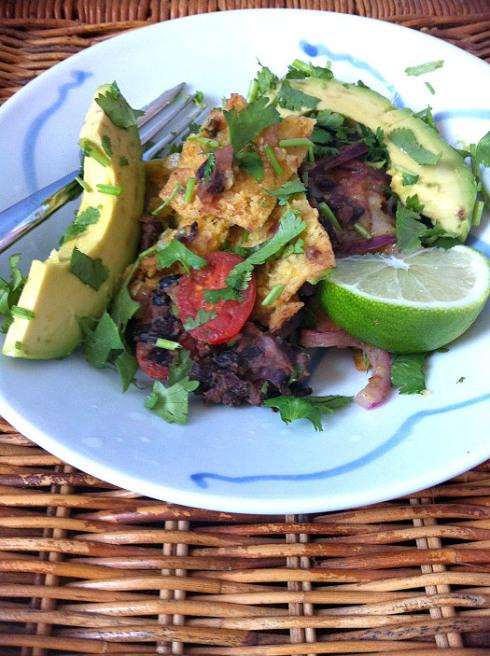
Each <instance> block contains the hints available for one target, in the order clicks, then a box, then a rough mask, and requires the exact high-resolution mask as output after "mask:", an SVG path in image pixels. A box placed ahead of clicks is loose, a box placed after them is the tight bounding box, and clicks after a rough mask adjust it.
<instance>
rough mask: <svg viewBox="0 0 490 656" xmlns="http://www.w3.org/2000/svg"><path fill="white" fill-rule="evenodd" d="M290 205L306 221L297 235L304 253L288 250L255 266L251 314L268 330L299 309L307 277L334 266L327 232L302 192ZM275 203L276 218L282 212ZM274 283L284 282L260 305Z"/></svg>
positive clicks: (312, 276) (275, 327)
mask: <svg viewBox="0 0 490 656" xmlns="http://www.w3.org/2000/svg"><path fill="white" fill-rule="evenodd" d="M291 207H292V208H293V209H295V210H298V211H299V212H300V214H301V218H302V220H303V221H304V222H305V223H306V228H305V230H304V231H303V232H302V233H301V235H300V239H303V241H304V253H301V254H291V255H289V256H288V257H280V258H278V259H277V260H271V261H269V262H266V263H265V264H264V265H263V266H261V267H257V269H256V270H255V276H256V280H257V302H256V304H255V310H254V317H255V318H256V319H258V320H259V321H260V322H261V323H262V324H264V325H266V326H268V328H269V330H271V332H275V331H277V330H278V329H279V328H280V327H281V326H282V325H283V323H285V321H287V320H288V319H290V318H291V317H292V316H294V315H295V314H296V312H298V310H300V309H301V308H302V307H303V305H304V303H303V302H302V301H300V300H299V298H298V296H297V292H298V291H299V289H300V288H301V286H302V285H303V284H304V283H305V282H307V281H315V280H317V279H319V278H320V277H321V276H322V275H323V274H324V273H325V272H326V271H327V270H328V269H331V268H332V267H334V266H335V256H334V253H333V250H332V244H331V243H330V238H329V236H328V234H327V233H326V232H325V230H324V229H323V227H322V225H321V224H320V222H319V221H318V212H317V210H316V209H314V208H313V207H311V206H310V205H309V203H308V201H307V200H306V198H305V197H304V196H303V197H302V198H298V199H297V200H293V201H292V202H291ZM283 211H284V210H283V208H281V207H277V209H276V210H275V211H274V214H277V215H278V216H277V217H276V220H277V221H279V218H280V216H281V214H282V212H283ZM276 285H284V289H283V291H282V293H281V294H280V296H279V297H278V298H277V299H276V300H275V301H274V302H273V303H271V304H270V305H266V306H264V305H262V304H261V303H262V301H263V300H264V298H265V297H266V296H267V294H268V293H269V292H270V291H271V290H272V289H273V288H274V287H276Z"/></svg>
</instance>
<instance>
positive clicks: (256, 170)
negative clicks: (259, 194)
mask: <svg viewBox="0 0 490 656" xmlns="http://www.w3.org/2000/svg"><path fill="white" fill-rule="evenodd" d="M235 159H236V161H237V163H238V166H239V167H240V169H241V170H242V171H245V173H248V175H251V176H252V178H255V179H256V180H257V182H262V180H263V179H264V163H263V162H262V158H261V157H260V155H259V154H258V153H256V152H254V151H253V150H251V149H250V148H246V149H244V150H241V151H240V152H238V153H237V154H236V157H235Z"/></svg>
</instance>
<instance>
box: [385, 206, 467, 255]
mask: <svg viewBox="0 0 490 656" xmlns="http://www.w3.org/2000/svg"><path fill="white" fill-rule="evenodd" d="M423 209H424V207H423V205H421V204H420V202H419V199H418V196H417V195H415V196H409V197H408V198H407V199H406V201H405V205H403V203H401V202H400V201H398V205H397V208H396V213H395V228H396V241H397V245H398V248H399V250H400V251H405V252H410V251H416V250H418V249H419V248H421V247H422V246H437V247H439V248H451V247H452V246H454V245H455V244H458V243H460V242H459V240H458V239H456V238H454V237H451V236H448V235H447V233H446V232H445V230H444V229H443V228H441V227H440V226H435V227H433V226H428V225H427V224H426V223H425V222H424V220H423V218H422V216H421V215H420V213H421V212H422V211H423Z"/></svg>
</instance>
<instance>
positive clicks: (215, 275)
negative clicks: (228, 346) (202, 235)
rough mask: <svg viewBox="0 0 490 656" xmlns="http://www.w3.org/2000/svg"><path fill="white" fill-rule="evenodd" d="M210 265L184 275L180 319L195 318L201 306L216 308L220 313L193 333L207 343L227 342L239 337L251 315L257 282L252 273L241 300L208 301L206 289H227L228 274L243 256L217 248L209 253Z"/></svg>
mask: <svg viewBox="0 0 490 656" xmlns="http://www.w3.org/2000/svg"><path fill="white" fill-rule="evenodd" d="M206 260H207V261H208V266H206V267H204V268H203V269H199V270H196V269H195V270H193V271H192V272H191V273H190V274H189V275H184V276H182V277H181V279H180V281H179V284H178V286H177V307H178V309H179V319H180V320H181V321H182V322H183V323H184V322H185V321H186V319H190V318H191V319H194V318H195V317H196V315H197V313H198V312H199V310H205V311H207V312H215V313H216V314H217V315H218V316H217V317H215V318H214V319H211V321H208V322H207V323H204V324H202V325H201V326H197V328H194V329H192V330H190V331H189V333H190V335H192V337H194V339H197V340H199V341H201V342H206V343H207V344H223V343H224V342H228V341H229V340H230V339H232V337H235V335H237V334H238V333H239V332H240V330H241V329H242V327H243V325H244V323H245V322H246V321H247V319H248V317H249V316H250V314H251V312H252V309H253V306H254V303H255V294H256V286H255V279H254V276H253V274H252V279H251V280H250V283H249V285H248V287H247V289H245V290H244V291H243V292H242V300H241V301H223V300H221V301H218V302H217V303H215V304H211V303H207V302H206V299H205V297H204V291H205V290H212V289H223V288H224V287H226V282H225V281H226V278H227V276H228V274H229V273H230V271H231V270H232V269H233V267H234V266H236V265H237V264H239V263H240V262H243V258H242V257H240V256H239V255H235V254H234V253H225V252H223V251H217V252H215V253H209V254H208V255H206Z"/></svg>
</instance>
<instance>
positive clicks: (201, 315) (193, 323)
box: [183, 308, 218, 330]
mask: <svg viewBox="0 0 490 656" xmlns="http://www.w3.org/2000/svg"><path fill="white" fill-rule="evenodd" d="M217 316H218V314H217V312H212V311H211V312H208V311H207V310H203V309H202V308H201V309H200V310H199V312H198V313H197V314H196V316H195V317H194V319H193V318H192V317H189V318H188V319H186V320H185V321H184V323H183V326H184V328H185V329H186V330H194V328H199V326H202V325H204V324H205V323H208V322H209V321H212V320H213V319H216V317H217Z"/></svg>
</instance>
